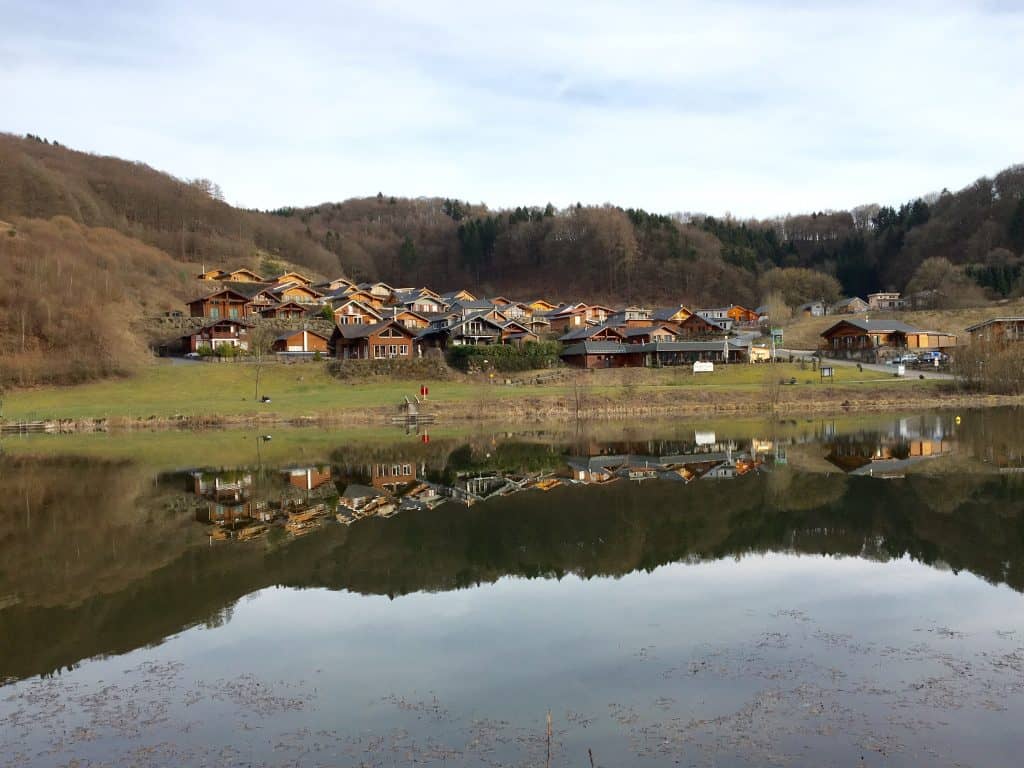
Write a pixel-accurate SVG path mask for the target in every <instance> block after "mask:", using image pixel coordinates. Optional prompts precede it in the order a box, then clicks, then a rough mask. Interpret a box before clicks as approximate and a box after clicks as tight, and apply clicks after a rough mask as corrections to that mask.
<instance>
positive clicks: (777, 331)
mask: <svg viewBox="0 0 1024 768" xmlns="http://www.w3.org/2000/svg"><path fill="white" fill-rule="evenodd" d="M771 333H772V362H773V363H774V362H775V349H776V347H781V346H782V329H781V328H772V331H771Z"/></svg>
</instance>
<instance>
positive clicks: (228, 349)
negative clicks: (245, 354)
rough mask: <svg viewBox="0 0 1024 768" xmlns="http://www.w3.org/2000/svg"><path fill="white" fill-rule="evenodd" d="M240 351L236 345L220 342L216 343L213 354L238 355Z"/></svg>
mask: <svg viewBox="0 0 1024 768" xmlns="http://www.w3.org/2000/svg"><path fill="white" fill-rule="evenodd" d="M240 351H241V350H239V349H238V347H235V346H233V345H231V344H220V345H218V347H217V351H216V353H215V354H216V355H217V357H238V355H239V354H240Z"/></svg>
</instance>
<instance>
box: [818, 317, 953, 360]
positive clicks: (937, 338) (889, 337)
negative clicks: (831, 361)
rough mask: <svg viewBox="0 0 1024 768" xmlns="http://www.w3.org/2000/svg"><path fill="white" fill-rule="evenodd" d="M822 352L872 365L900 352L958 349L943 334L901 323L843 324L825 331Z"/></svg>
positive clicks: (864, 321) (865, 322)
mask: <svg viewBox="0 0 1024 768" xmlns="http://www.w3.org/2000/svg"><path fill="white" fill-rule="evenodd" d="M821 337H822V340H823V342H822V348H823V350H824V351H826V352H828V353H829V354H830V355H832V356H833V357H850V358H859V359H864V360H867V361H873V360H875V359H877V358H878V357H879V353H884V352H885V351H887V350H900V349H945V348H948V347H952V346H955V345H956V336H954V335H953V334H950V333H943V332H941V331H922V330H920V329H919V328H914V327H912V326H910V325H907V324H906V323H901V322H899V321H898V320H853V319H850V320H840V321H839V322H838V323H836V324H835V325H833V326H831V327H829V328H828V329H827V330H825V331H823V332H822V334H821Z"/></svg>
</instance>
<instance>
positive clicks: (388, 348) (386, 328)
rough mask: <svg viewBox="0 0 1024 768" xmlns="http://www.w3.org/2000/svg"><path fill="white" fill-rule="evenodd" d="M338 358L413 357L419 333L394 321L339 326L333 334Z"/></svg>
mask: <svg viewBox="0 0 1024 768" xmlns="http://www.w3.org/2000/svg"><path fill="white" fill-rule="evenodd" d="M331 346H332V347H333V348H334V354H335V356H336V357H339V358H342V359H344V360H388V359H393V358H405V359H412V358H413V357H415V355H416V350H415V347H416V332H415V331H414V330H412V329H411V328H406V327H405V326H404V325H402V324H401V323H398V322H396V321H394V320H384V321H382V322H379V323H373V324H368V325H367V324H364V325H339V326H336V327H335V329H334V333H333V335H332V336H331Z"/></svg>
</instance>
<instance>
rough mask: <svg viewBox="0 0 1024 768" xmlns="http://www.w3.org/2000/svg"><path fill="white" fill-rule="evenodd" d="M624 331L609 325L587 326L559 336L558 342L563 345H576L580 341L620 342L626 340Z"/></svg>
mask: <svg viewBox="0 0 1024 768" xmlns="http://www.w3.org/2000/svg"><path fill="white" fill-rule="evenodd" d="M624 331H625V328H616V327H614V326H612V325H610V324H605V325H587V326H584V327H583V328H576V329H574V330H571V331H569V332H568V333H566V334H565V335H563V336H560V337H559V338H558V340H559V341H560V342H562V343H563V344H578V343H579V342H582V341H615V342H622V341H625V340H626V337H625V335H624Z"/></svg>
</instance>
